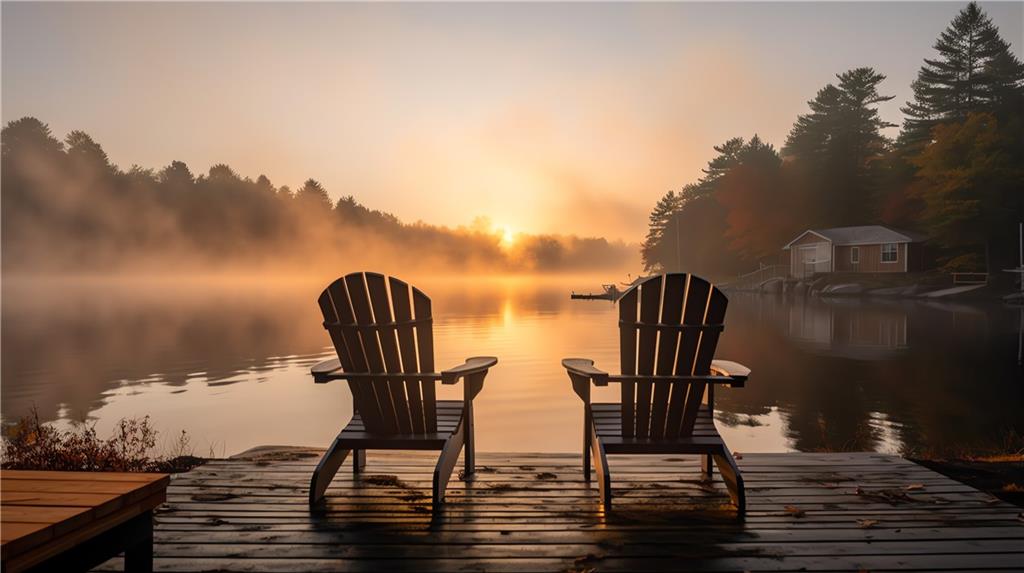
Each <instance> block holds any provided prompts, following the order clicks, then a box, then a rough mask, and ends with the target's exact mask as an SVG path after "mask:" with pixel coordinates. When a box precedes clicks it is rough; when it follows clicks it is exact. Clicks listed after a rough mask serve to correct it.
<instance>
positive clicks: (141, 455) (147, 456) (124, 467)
mask: <svg viewBox="0 0 1024 573" xmlns="http://www.w3.org/2000/svg"><path fill="white" fill-rule="evenodd" d="M156 436H157V432H156V430H154V429H153V427H152V426H151V425H150V422H149V416H144V417H142V418H125V419H122V420H121V421H120V422H118V424H117V426H115V428H114V431H113V433H112V434H111V436H110V437H109V438H106V439H104V438H100V437H99V435H97V433H96V425H95V423H91V424H90V423H85V422H83V423H78V424H76V425H74V426H73V427H72V428H71V429H70V430H61V429H58V428H55V427H53V426H50V425H47V424H44V423H43V422H42V421H41V420H40V419H39V412H38V411H36V409H35V408H33V409H32V412H31V413H30V414H29V415H28V416H25V417H23V418H22V419H21V420H19V421H18V423H17V424H15V425H13V426H11V427H9V428H6V429H5V431H4V436H3V455H2V466H3V468H4V469H17V470H53V471H86V472H181V471H188V470H189V469H192V468H193V467H195V466H197V465H199V464H201V463H202V462H203V460H202V459H201V458H197V457H195V456H194V455H192V446H191V444H190V441H189V437H188V434H186V433H185V432H184V431H183V432H182V433H181V434H180V435H179V436H178V439H177V440H176V441H175V443H174V444H173V445H172V446H171V448H170V451H169V455H165V456H157V455H155V454H154V452H153V450H154V448H155V446H156Z"/></svg>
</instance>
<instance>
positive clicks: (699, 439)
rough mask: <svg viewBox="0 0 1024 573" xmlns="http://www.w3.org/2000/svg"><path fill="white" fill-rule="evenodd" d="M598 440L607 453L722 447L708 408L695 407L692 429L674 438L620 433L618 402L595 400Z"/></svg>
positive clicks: (697, 450) (715, 450) (715, 449)
mask: <svg viewBox="0 0 1024 573" xmlns="http://www.w3.org/2000/svg"><path fill="white" fill-rule="evenodd" d="M590 411H591V413H592V414H593V417H594V429H595V433H596V435H597V438H598V440H599V441H600V442H601V444H602V445H603V446H604V448H605V451H606V452H607V453H609V454H615V453H680V454H684V453H694V454H703V453H719V452H721V451H722V450H723V449H724V447H725V442H724V441H723V440H722V436H721V435H719V433H718V428H716V427H715V420H714V418H713V417H712V415H711V411H710V410H708V409H707V408H705V407H702V408H700V409H699V410H698V411H697V420H696V422H695V423H694V425H693V433H692V434H691V435H689V436H680V437H675V438H649V437H642V438H638V437H623V435H622V405H621V404H618V403H614V404H604V403H596V404H591V405H590Z"/></svg>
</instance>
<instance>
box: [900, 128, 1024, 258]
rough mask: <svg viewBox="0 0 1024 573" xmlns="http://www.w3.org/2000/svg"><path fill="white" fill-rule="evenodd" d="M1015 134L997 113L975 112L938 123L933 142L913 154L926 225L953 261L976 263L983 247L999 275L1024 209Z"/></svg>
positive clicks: (1023, 176) (1023, 166)
mask: <svg viewBox="0 0 1024 573" xmlns="http://www.w3.org/2000/svg"><path fill="white" fill-rule="evenodd" d="M1014 137H1015V135H1014V134H1012V133H1007V131H1006V130H1001V129H1000V126H999V122H998V120H997V119H996V118H995V116H994V115H992V114H989V113H970V114H968V115H967V118H966V120H965V121H964V122H963V123H950V124H940V125H937V126H935V127H934V128H933V129H932V139H933V141H932V143H931V144H930V145H928V146H926V147H924V149H923V150H922V151H921V152H920V153H919V154H918V155H917V156H915V157H914V158H913V162H914V164H915V165H916V166H917V168H918V178H919V180H920V181H919V183H920V184H919V185H917V186H916V187H915V189H916V191H917V193H918V196H919V197H920V199H921V200H922V201H923V203H924V220H925V224H926V225H927V228H928V231H929V233H930V235H931V236H932V237H933V239H934V241H935V242H936V243H937V244H939V245H941V246H943V247H945V248H946V249H948V252H949V253H950V255H951V258H950V261H951V262H952V263H953V264H952V265H951V266H957V265H962V264H970V263H972V262H974V263H976V262H977V261H976V259H977V255H978V253H982V252H983V253H985V259H986V260H985V266H986V268H987V269H988V270H989V271H990V272H992V273H993V275H994V276H995V275H996V274H999V273H998V268H999V267H1000V266H1001V265H1002V264H1006V263H1007V262H1008V261H1010V260H1011V259H1012V256H1011V254H1012V252H1013V248H1012V247H1013V246H1014V245H1015V243H1014V242H1013V237H1014V233H1015V230H1016V224H1017V223H1018V222H1019V220H1020V217H1021V215H1022V214H1024V192H1022V191H1021V190H1022V189H1024V162H1022V161H1021V157H1020V154H1019V147H1016V146H1015V145H1014ZM1015 150H1017V151H1015Z"/></svg>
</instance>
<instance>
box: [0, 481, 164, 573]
mask: <svg viewBox="0 0 1024 573" xmlns="http://www.w3.org/2000/svg"><path fill="white" fill-rule="evenodd" d="M168 483H170V478H169V477H168V476H167V475H166V474H142V473H111V472H51V471H20V470H4V471H3V472H0V560H2V563H3V571H4V572H5V573H15V572H17V571H26V570H37V571H87V570H89V569H91V568H92V567H95V566H96V565H99V564H100V563H103V562H104V561H106V560H108V559H110V558H111V557H114V556H116V555H118V554H119V553H122V552H123V553H124V568H125V570H126V571H132V572H135V571H152V570H153V510H154V509H155V508H156V507H157V506H159V505H160V504H162V503H163V502H164V501H165V500H166V499H167V485H168Z"/></svg>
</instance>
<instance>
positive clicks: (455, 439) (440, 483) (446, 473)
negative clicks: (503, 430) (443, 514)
mask: <svg viewBox="0 0 1024 573" xmlns="http://www.w3.org/2000/svg"><path fill="white" fill-rule="evenodd" d="M465 439H466V434H465V427H464V425H463V424H459V429H458V430H456V431H455V433H454V434H452V436H451V437H450V438H448V441H447V442H445V444H444V448H442V449H441V455H440V456H439V457H438V459H437V466H435V467H434V488H433V489H434V490H433V502H434V503H433V505H434V511H438V510H440V509H441V505H442V504H444V492H445V489H447V488H448V480H450V479H451V477H452V471H453V470H454V469H455V464H456V462H458V461H459V452H460V451H461V450H462V446H463V445H464V443H465Z"/></svg>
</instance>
